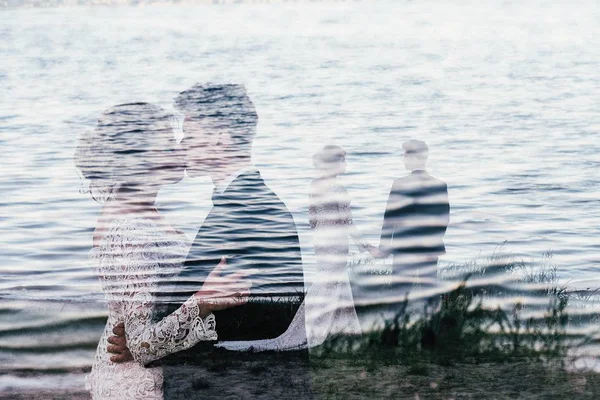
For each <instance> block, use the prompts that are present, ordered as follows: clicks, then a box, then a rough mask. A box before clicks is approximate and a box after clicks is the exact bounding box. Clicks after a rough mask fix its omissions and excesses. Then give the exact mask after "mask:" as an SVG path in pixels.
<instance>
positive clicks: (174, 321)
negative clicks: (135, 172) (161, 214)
mask: <svg viewBox="0 0 600 400" xmlns="http://www.w3.org/2000/svg"><path fill="white" fill-rule="evenodd" d="M107 239H108V241H109V243H107V250H108V251H107V252H106V255H107V256H109V257H110V258H111V262H109V263H106V262H103V263H102V264H101V265H103V266H104V268H102V270H101V271H100V274H101V276H104V277H112V280H113V285H112V290H109V291H108V300H109V306H111V307H116V308H117V310H118V311H119V314H120V315H121V319H122V321H123V322H124V323H125V336H126V339H127V346H128V348H129V350H130V351H131V354H132V355H133V357H134V359H135V360H136V361H137V362H139V363H140V364H143V365H145V364H148V363H150V362H152V361H154V360H157V359H159V358H162V357H164V356H166V355H168V354H172V353H175V352H178V351H181V350H185V349H188V348H190V347H192V346H194V345H195V344H196V343H198V342H199V341H201V340H216V339H217V333H216V331H215V328H216V323H215V317H214V315H213V314H209V315H208V316H206V317H205V318H201V317H200V310H199V307H198V304H197V302H196V299H195V298H194V296H192V297H190V298H189V299H188V300H187V301H186V302H185V303H184V304H183V305H181V307H179V308H178V309H177V310H175V311H174V312H173V313H171V314H170V315H168V316H167V317H165V318H163V319H162V320H160V321H158V322H154V323H153V322H152V316H153V311H154V308H155V305H156V302H155V296H154V295H153V293H155V292H156V290H157V285H158V277H159V276H160V275H162V274H164V273H165V272H167V273H168V272H169V269H170V268H171V269H173V268H175V267H176V266H177V265H178V264H180V263H181V261H182V259H183V257H184V256H185V251H182V248H183V249H185V245H184V244H183V243H181V242H174V241H168V240H167V239H166V238H165V234H164V232H163V231H162V230H161V228H159V227H158V226H157V225H156V224H155V223H154V222H152V221H146V220H143V221H140V220H135V221H128V222H127V223H125V224H121V225H119V226H117V227H115V228H114V229H113V230H112V232H111V234H110V235H109V236H108V237H107Z"/></svg>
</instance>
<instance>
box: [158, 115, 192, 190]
mask: <svg viewBox="0 0 600 400" xmlns="http://www.w3.org/2000/svg"><path fill="white" fill-rule="evenodd" d="M152 134H155V135H158V137H156V138H155V139H156V140H155V143H156V148H153V149H152V151H151V153H150V154H149V156H150V157H151V159H152V160H151V167H150V170H151V171H150V173H151V176H152V177H151V179H150V181H151V182H153V183H154V184H158V185H169V184H173V183H177V182H179V181H181V180H182V179H183V175H184V171H185V168H186V162H185V152H184V151H183V149H182V148H181V145H180V144H179V143H177V140H176V139H175V136H174V132H173V129H172V128H171V126H170V124H169V123H165V124H164V125H161V126H160V127H158V128H157V130H156V131H153V132H152Z"/></svg>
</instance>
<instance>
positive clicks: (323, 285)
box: [216, 145, 377, 351]
mask: <svg viewBox="0 0 600 400" xmlns="http://www.w3.org/2000/svg"><path fill="white" fill-rule="evenodd" d="M313 164H314V166H315V168H316V169H317V170H318V171H319V177H318V178H317V179H315V180H313V181H312V184H311V187H310V195H309V196H310V207H309V218H310V226H311V228H312V229H313V231H314V248H315V254H316V258H317V273H316V277H315V281H314V282H313V284H312V286H311V287H310V289H309V290H308V292H307V293H306V296H305V299H304V302H303V303H302V305H301V306H300V308H299V309H298V312H297V313H296V315H295V317H294V319H293V321H292V323H291V324H290V326H289V328H288V329H287V330H286V331H285V332H284V333H283V334H282V335H280V336H279V337H277V338H274V339H264V340H254V341H230V342H222V343H218V344H216V346H217V347H222V348H226V349H228V350H237V351H248V350H251V351H269V350H276V351H284V350H298V349H302V348H306V347H309V348H312V347H316V346H319V345H321V344H323V342H325V340H326V339H327V338H328V337H330V336H331V335H334V334H339V333H344V334H350V335H360V334H361V329H360V324H359V321H358V316H357V314H356V309H355V308H354V301H353V298H352V288H351V286H350V280H349V277H348V273H347V272H346V266H347V261H348V260H347V259H348V249H349V240H350V239H352V240H353V241H354V242H355V243H356V245H357V246H358V247H359V248H360V249H361V250H362V251H368V252H370V253H374V254H376V253H377V252H376V249H375V247H374V246H371V245H369V244H367V243H366V242H365V241H364V240H363V239H362V237H361V235H360V233H359V231H358V229H357V228H356V226H355V225H354V222H353V219H352V212H351V210H350V196H349V195H348V191H347V190H346V188H345V187H344V186H342V185H341V184H340V183H339V182H338V181H337V177H338V175H341V174H343V173H344V172H345V171H346V152H345V151H344V150H343V149H342V148H341V147H339V146H331V145H330V146H325V147H324V148H323V149H322V150H321V151H320V152H318V153H316V154H315V155H314V156H313ZM303 320H305V321H306V328H304V324H302V322H304V321H303ZM305 329H306V330H305Z"/></svg>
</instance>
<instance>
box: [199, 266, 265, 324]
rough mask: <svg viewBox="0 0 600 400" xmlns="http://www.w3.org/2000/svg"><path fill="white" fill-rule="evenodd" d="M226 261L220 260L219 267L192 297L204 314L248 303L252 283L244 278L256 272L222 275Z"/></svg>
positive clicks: (247, 271)
mask: <svg viewBox="0 0 600 400" xmlns="http://www.w3.org/2000/svg"><path fill="white" fill-rule="evenodd" d="M226 266H227V261H226V260H225V257H223V258H221V262H220V263H219V265H217V266H216V267H215V269H214V270H213V271H212V272H211V273H210V274H209V275H208V276H207V277H206V280H205V281H204V285H202V289H200V290H199V291H197V292H196V294H195V295H194V296H195V297H196V300H197V301H198V304H199V305H200V308H201V309H204V310H205V311H206V313H207V314H208V313H209V312H212V311H219V310H225V309H227V308H231V307H235V306H239V305H241V304H244V303H246V302H248V296H249V295H250V287H251V286H252V281H251V280H249V279H243V278H246V277H247V276H248V275H251V274H253V273H256V272H257V270H246V271H238V272H236V273H233V274H230V275H222V274H223V272H224V270H225V267H226Z"/></svg>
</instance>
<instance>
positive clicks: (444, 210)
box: [305, 139, 450, 344]
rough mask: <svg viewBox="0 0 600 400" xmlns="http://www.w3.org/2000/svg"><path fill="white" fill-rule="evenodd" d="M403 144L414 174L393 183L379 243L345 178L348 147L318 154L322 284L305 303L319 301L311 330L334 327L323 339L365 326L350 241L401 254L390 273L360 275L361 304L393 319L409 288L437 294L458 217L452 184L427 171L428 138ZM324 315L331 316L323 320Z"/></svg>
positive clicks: (382, 254)
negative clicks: (364, 230) (361, 220)
mask: <svg viewBox="0 0 600 400" xmlns="http://www.w3.org/2000/svg"><path fill="white" fill-rule="evenodd" d="M402 147H403V149H404V166H405V168H406V170H408V171H410V174H409V175H407V176H405V177H402V178H399V179H397V180H395V181H394V183H393V184H392V188H391V190H390V193H389V195H388V200H387V204H386V208H385V213H384V218H383V225H382V228H381V233H380V240H379V247H375V246H372V245H370V244H369V243H367V241H365V240H364V239H363V237H362V235H361V234H360V232H359V230H358V229H357V228H356V226H355V224H354V222H353V218H352V212H351V208H350V196H349V195H348V192H347V190H346V188H345V187H344V186H343V185H341V184H340V183H339V182H338V180H337V177H338V176H339V175H341V174H343V173H344V172H345V170H346V152H345V151H344V150H343V149H342V148H341V147H339V146H335V145H329V146H325V147H324V148H323V149H322V150H321V151H320V152H318V153H316V154H315V155H314V156H313V162H314V165H315V167H316V168H317V169H318V170H319V177H318V178H317V179H315V180H314V181H313V182H312V184H311V190H310V199H311V201H310V208H309V216H310V225H311V228H313V230H314V247H315V253H316V256H317V267H318V268H317V279H316V283H314V284H313V286H311V288H310V289H309V291H308V294H307V296H306V301H305V302H306V304H307V305H308V304H310V303H311V302H312V303H317V304H316V305H315V306H314V307H312V308H311V309H313V310H314V312H313V313H307V315H308V316H309V317H310V318H309V319H307V329H308V331H309V332H311V331H312V332H313V333H314V329H311V328H312V327H322V326H328V327H329V329H328V330H323V329H321V332H320V333H321V334H320V335H318V336H317V337H319V340H324V339H325V338H326V337H327V336H328V335H329V334H331V333H339V332H343V333H349V334H360V333H361V329H360V324H359V318H358V315H357V312H356V307H355V301H354V299H353V294H352V289H351V284H350V279H349V276H348V273H347V271H346V266H347V259H348V251H349V242H350V240H352V241H353V242H354V243H355V245H356V246H357V248H358V249H359V250H360V251H362V252H368V253H370V255H371V256H372V257H374V258H377V259H385V258H387V257H389V256H392V257H393V261H392V268H391V273H390V274H387V275H388V276H377V275H373V274H371V276H370V277H365V276H364V275H363V276H362V277H361V278H359V279H358V282H356V284H357V285H356V286H357V290H356V292H357V296H358V297H359V299H358V300H359V302H360V303H361V304H366V305H368V306H370V308H374V309H375V310H376V311H377V313H380V314H383V316H384V318H390V317H393V316H394V314H395V313H396V312H397V311H398V310H399V309H400V307H401V304H402V303H403V302H404V301H405V300H406V299H407V298H408V295H409V294H411V295H422V294H423V293H424V292H425V293H426V292H427V291H429V293H428V294H429V296H432V295H435V289H436V287H437V264H438V259H439V256H440V255H442V254H444V253H445V252H446V249H445V245H444V241H443V237H444V235H445V233H446V230H447V228H448V223H449V216H450V205H449V201H448V187H447V185H446V183H445V182H443V181H441V180H439V179H436V178H434V177H433V176H431V175H430V174H429V173H428V172H427V169H426V165H427V159H428V156H429V148H428V146H427V144H426V143H425V142H423V141H420V140H414V139H411V140H409V141H407V142H405V143H404V144H403V146H402ZM317 283H318V284H317ZM413 298H415V297H413ZM319 310H321V311H319ZM322 310H325V311H324V312H323V311H322ZM324 318H325V319H329V320H330V323H329V324H323V323H322V320H323V319H324ZM316 321H319V322H316ZM318 344H320V342H319V343H318Z"/></svg>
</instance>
